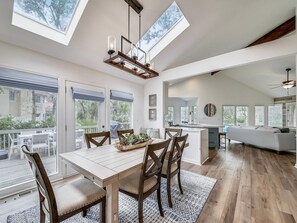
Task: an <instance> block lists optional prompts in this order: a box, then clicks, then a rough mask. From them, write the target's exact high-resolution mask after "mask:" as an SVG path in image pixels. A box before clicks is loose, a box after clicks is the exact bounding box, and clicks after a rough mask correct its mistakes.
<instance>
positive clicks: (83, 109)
mask: <svg viewBox="0 0 297 223" xmlns="http://www.w3.org/2000/svg"><path fill="white" fill-rule="evenodd" d="M71 89H72V97H73V99H74V105H75V149H81V148H83V147H85V140H84V138H83V136H84V133H94V132H98V131H99V129H100V124H101V123H100V121H101V120H100V118H101V117H102V116H101V115H100V112H102V109H101V103H102V102H104V99H105V96H104V93H103V92H101V91H93V90H86V89H83V88H78V87H71ZM73 130H74V129H73Z"/></svg>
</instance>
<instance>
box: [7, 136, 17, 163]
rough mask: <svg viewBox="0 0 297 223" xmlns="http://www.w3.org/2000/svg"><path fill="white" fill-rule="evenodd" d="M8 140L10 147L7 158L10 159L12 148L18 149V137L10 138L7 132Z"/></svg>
mask: <svg viewBox="0 0 297 223" xmlns="http://www.w3.org/2000/svg"><path fill="white" fill-rule="evenodd" d="M8 136H9V140H10V147H9V151H8V159H9V160H10V158H11V154H12V153H13V150H14V149H19V142H18V139H14V138H12V136H11V134H8Z"/></svg>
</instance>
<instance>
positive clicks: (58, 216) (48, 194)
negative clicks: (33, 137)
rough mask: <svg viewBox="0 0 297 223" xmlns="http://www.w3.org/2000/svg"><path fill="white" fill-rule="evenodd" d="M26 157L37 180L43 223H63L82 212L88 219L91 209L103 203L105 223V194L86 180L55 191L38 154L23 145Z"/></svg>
mask: <svg viewBox="0 0 297 223" xmlns="http://www.w3.org/2000/svg"><path fill="white" fill-rule="evenodd" d="M22 150H23V152H24V154H25V155H26V157H27V159H28V162H29V164H30V167H31V169H32V172H33V175H34V177H35V181H36V185H37V189H38V195H39V207H40V222H41V223H44V222H45V221H46V219H45V218H46V216H47V218H48V221H49V222H51V223H57V222H62V221H64V220H65V219H67V218H70V217H71V216H73V215H76V214H78V213H80V212H82V213H83V216H86V211H87V209H88V208H90V207H92V206H94V205H96V204H99V203H101V222H105V203H106V197H105V196H106V192H105V190H103V189H102V188H100V187H99V186H97V185H96V184H94V183H93V182H91V181H90V180H88V179H86V178H82V179H78V180H76V181H74V182H71V183H67V184H65V185H63V186H59V187H53V186H52V185H51V182H50V180H49V178H48V176H47V173H46V171H45V168H44V165H43V164H42V161H41V159H40V156H39V154H38V153H33V152H30V151H29V148H28V147H27V146H26V145H24V146H22Z"/></svg>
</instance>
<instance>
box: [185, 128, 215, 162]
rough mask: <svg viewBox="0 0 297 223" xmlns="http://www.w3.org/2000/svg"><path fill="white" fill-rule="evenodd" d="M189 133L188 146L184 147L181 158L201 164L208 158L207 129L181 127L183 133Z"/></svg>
mask: <svg viewBox="0 0 297 223" xmlns="http://www.w3.org/2000/svg"><path fill="white" fill-rule="evenodd" d="M184 134H189V136H188V141H187V142H188V143H189V146H188V147H186V148H185V149H184V153H183V156H182V160H183V161H185V162H189V163H193V164H196V165H202V164H203V163H204V162H205V161H206V160H208V158H209V155H208V129H189V130H187V129H183V135H184Z"/></svg>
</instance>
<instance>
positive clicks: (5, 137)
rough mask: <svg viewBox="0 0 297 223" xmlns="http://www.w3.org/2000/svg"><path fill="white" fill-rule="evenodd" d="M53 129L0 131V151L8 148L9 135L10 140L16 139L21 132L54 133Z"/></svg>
mask: <svg viewBox="0 0 297 223" xmlns="http://www.w3.org/2000/svg"><path fill="white" fill-rule="evenodd" d="M54 130H55V128H35V129H13V130H0V149H6V148H9V147H10V144H11V141H10V138H9V135H11V138H12V139H16V138H17V136H18V135H19V134H21V132H27V131H36V133H41V132H44V131H54Z"/></svg>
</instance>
